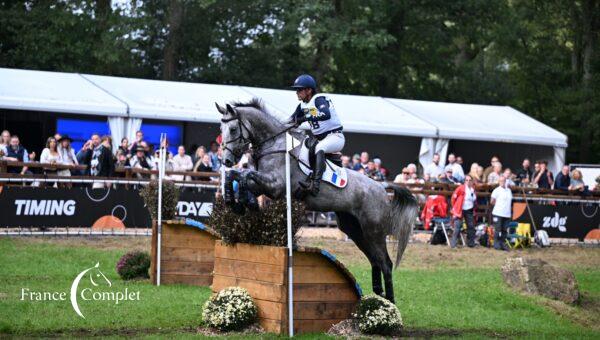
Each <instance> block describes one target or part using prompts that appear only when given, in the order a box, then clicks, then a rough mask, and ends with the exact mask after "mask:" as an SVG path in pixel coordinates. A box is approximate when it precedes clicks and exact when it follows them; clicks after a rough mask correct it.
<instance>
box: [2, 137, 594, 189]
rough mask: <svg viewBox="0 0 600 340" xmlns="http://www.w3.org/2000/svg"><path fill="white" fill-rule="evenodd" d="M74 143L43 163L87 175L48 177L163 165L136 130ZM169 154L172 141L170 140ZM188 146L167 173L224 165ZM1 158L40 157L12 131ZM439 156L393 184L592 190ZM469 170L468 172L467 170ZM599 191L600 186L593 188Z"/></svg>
mask: <svg viewBox="0 0 600 340" xmlns="http://www.w3.org/2000/svg"><path fill="white" fill-rule="evenodd" d="M71 143H72V139H71V138H69V136H66V135H64V136H61V135H60V134H56V135H54V136H52V137H49V138H48V139H47V141H46V147H45V148H44V149H43V150H42V152H41V155H40V158H39V161H40V163H45V164H66V165H86V166H87V167H86V170H84V171H82V172H78V171H74V170H69V169H56V168H52V167H48V168H45V169H43V170H42V171H43V172H44V173H45V174H56V175H59V176H70V175H71V174H77V175H92V176H99V177H111V176H115V175H118V174H116V173H115V169H120V168H134V169H146V170H157V169H158V163H159V149H158V148H156V149H155V147H154V145H152V144H151V143H149V142H147V141H146V140H145V139H144V133H143V132H142V131H137V132H136V135H135V140H134V141H132V142H130V141H129V140H128V139H127V138H123V139H122V140H121V141H120V144H119V146H118V147H117V149H116V150H112V138H111V136H100V135H99V134H92V135H91V137H90V139H89V140H88V141H86V142H85V143H84V145H83V147H82V148H81V149H80V150H74V149H73V148H72V146H71ZM165 143H166V145H165V147H167V150H168V146H169V145H168V141H165ZM187 151H188V150H186V148H185V146H184V145H180V146H178V148H177V153H176V154H175V155H173V154H172V153H171V152H167V155H166V165H165V166H166V170H167V171H175V172H186V171H193V172H217V171H219V169H220V167H221V164H222V149H221V147H220V144H219V143H218V141H217V140H215V141H212V142H211V143H210V145H209V148H208V149H207V148H206V147H204V146H199V147H197V148H196V150H195V151H194V152H193V153H191V154H188V152H187ZM249 158H250V155H249V154H244V156H243V157H242V159H241V160H240V162H239V163H238V164H237V165H236V166H237V167H240V168H241V167H246V166H247V164H248V160H249ZM0 159H4V160H12V161H21V162H24V163H27V162H31V161H35V159H36V153H35V152H29V151H28V150H27V149H26V148H25V147H24V146H23V145H21V141H20V140H19V137H18V136H17V135H11V134H10V132H9V131H7V130H4V131H2V134H1V135H0ZM341 161H342V165H343V166H344V167H345V168H348V169H352V170H355V171H358V172H360V173H362V174H364V175H365V176H368V177H370V178H372V179H373V180H376V181H386V180H391V179H392V177H391V174H390V173H389V171H388V169H386V168H385V167H384V166H383V163H382V160H381V158H379V157H377V156H376V157H374V158H371V157H370V155H369V153H368V152H366V151H363V152H361V153H360V154H358V153H357V154H354V155H353V156H352V157H350V156H348V155H343V156H342V157H341ZM440 162H441V159H440V155H439V154H437V153H436V154H434V155H433V159H432V162H431V163H430V164H428V165H427V166H425V167H424V168H423V169H422V176H420V175H419V169H418V167H417V165H416V164H414V163H410V164H408V165H407V166H406V167H403V168H402V171H401V172H400V173H399V174H398V175H396V176H395V177H393V182H394V183H398V184H414V183H417V184H418V183H425V182H439V183H449V184H461V183H464V182H465V178H466V176H469V178H471V180H472V181H473V185H481V184H490V185H495V184H498V182H499V181H500V178H502V177H503V178H504V179H505V181H506V185H508V186H523V187H532V188H544V189H552V188H553V189H556V190H565V191H579V192H582V193H583V192H586V191H587V190H588V188H587V186H585V184H584V183H583V178H582V174H581V172H580V171H579V170H573V171H570V168H569V166H568V165H564V166H563V167H562V170H561V171H560V172H559V173H558V174H557V175H556V176H554V174H553V173H552V172H551V171H550V170H549V169H548V168H547V167H548V162H547V161H545V160H540V161H536V162H534V163H533V166H532V165H531V161H530V160H529V159H524V160H523V162H522V165H521V167H520V168H519V169H518V170H517V171H516V172H514V171H513V170H512V169H510V168H508V167H504V166H503V164H502V163H501V162H500V159H499V157H497V156H493V157H492V158H491V160H490V164H489V165H488V166H487V167H485V168H484V167H483V166H481V165H479V164H478V163H472V164H471V166H470V167H469V168H465V164H464V163H463V158H462V157H461V156H457V155H454V154H452V153H451V154H449V155H448V158H447V162H446V165H445V166H441V164H440ZM467 169H468V170H469V171H468V172H466V170H467ZM35 171H36V170H34V169H28V167H27V166H23V167H10V168H9V169H8V172H10V173H21V174H26V173H32V172H35ZM136 176H138V177H140V178H148V177H151V175H150V174H148V173H147V172H136ZM170 177H171V178H172V179H174V180H190V179H193V178H191V177H190V176H186V175H185V174H172V175H170ZM591 189H596V190H598V189H600V187H598V186H597V187H596V188H591Z"/></svg>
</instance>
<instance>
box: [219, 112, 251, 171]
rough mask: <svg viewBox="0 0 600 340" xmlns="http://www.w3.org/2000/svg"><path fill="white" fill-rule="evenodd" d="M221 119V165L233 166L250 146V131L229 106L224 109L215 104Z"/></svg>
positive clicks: (238, 114)
mask: <svg viewBox="0 0 600 340" xmlns="http://www.w3.org/2000/svg"><path fill="white" fill-rule="evenodd" d="M215 105H216V106H217V110H219V112H221V114H222V115H223V116H222V117H221V138H222V142H221V147H222V148H223V163H224V164H225V166H226V167H231V166H233V165H234V164H235V163H236V161H237V160H238V159H239V158H240V157H241V156H242V154H243V153H244V151H246V149H247V148H248V145H249V144H250V136H249V134H250V131H249V130H248V128H247V127H246V125H245V124H244V122H243V121H242V118H241V116H240V113H239V112H238V111H237V110H236V109H235V108H234V107H233V106H231V105H229V104H227V105H226V106H225V107H222V106H220V105H219V104H217V103H215Z"/></svg>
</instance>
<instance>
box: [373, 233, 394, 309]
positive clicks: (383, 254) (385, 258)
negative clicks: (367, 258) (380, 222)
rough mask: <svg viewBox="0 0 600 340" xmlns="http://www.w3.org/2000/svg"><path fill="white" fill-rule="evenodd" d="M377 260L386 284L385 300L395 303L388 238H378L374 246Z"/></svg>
mask: <svg viewBox="0 0 600 340" xmlns="http://www.w3.org/2000/svg"><path fill="white" fill-rule="evenodd" d="M373 248H374V252H375V258H376V261H377V262H378V263H380V264H381V270H382V272H383V281H384V283H385V298H386V299H388V300H389V301H391V302H394V281H393V276H392V273H393V263H392V260H391V259H390V256H389V254H388V251H387V242H386V237H385V236H383V237H378V238H377V241H376V242H375V244H374V246H373Z"/></svg>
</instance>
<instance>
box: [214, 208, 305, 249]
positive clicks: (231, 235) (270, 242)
mask: <svg viewBox="0 0 600 340" xmlns="http://www.w3.org/2000/svg"><path fill="white" fill-rule="evenodd" d="M286 211H287V206H286V202H285V199H280V200H273V201H271V202H270V204H269V205H268V206H267V207H266V208H264V209H260V210H251V209H246V212H245V213H244V214H243V215H239V214H236V213H235V212H233V210H232V209H231V208H230V207H229V206H228V205H226V204H225V202H224V201H223V200H222V199H220V198H219V199H217V200H216V201H215V203H214V205H213V210H212V213H211V215H210V218H209V220H208V225H209V226H210V227H211V228H213V229H214V230H215V231H216V232H217V233H218V234H219V236H221V239H222V240H223V242H224V243H225V244H230V245H231V244H235V243H250V244H257V245H267V246H280V247H285V246H287V228H286V225H287V221H286ZM304 219H305V209H304V205H303V204H302V203H300V202H297V201H292V234H293V235H294V243H295V240H296V236H295V235H296V232H297V231H298V229H299V228H300V226H301V225H302V223H303V222H304Z"/></svg>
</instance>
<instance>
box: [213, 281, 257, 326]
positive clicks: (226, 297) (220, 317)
mask: <svg viewBox="0 0 600 340" xmlns="http://www.w3.org/2000/svg"><path fill="white" fill-rule="evenodd" d="M257 316H258V309H257V308H256V305H255V304H254V300H252V297H251V296H250V294H248V291H247V290H245V289H244V288H240V287H228V288H225V289H223V290H221V291H220V292H219V293H217V294H215V295H213V296H212V297H211V298H210V299H209V300H208V301H206V304H204V310H203V311H202V320H204V322H205V323H206V324H207V325H208V326H209V327H213V328H216V329H218V330H220V331H239V330H242V329H244V328H246V327H248V326H250V325H252V324H253V323H254V322H255V321H256V318H257Z"/></svg>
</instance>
